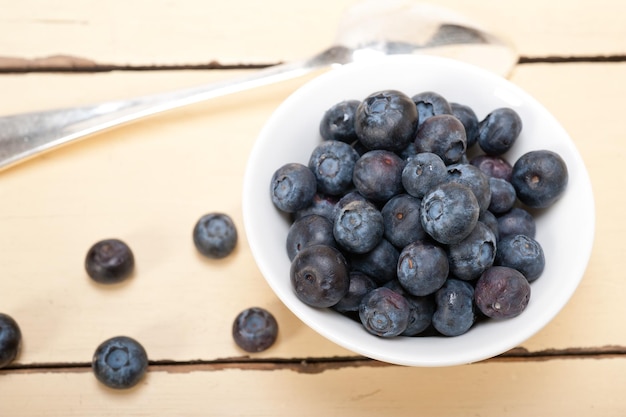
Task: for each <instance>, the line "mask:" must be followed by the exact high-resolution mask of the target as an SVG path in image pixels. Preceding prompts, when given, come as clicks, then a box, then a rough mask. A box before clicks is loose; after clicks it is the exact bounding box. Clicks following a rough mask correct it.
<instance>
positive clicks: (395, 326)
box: [359, 287, 411, 337]
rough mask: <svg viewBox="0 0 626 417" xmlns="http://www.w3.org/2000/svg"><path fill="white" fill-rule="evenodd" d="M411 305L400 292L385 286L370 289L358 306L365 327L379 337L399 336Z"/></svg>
mask: <svg viewBox="0 0 626 417" xmlns="http://www.w3.org/2000/svg"><path fill="white" fill-rule="evenodd" d="M410 310H411V307H410V305H409V303H408V302H407V300H406V299H405V298H404V297H403V296H402V295H400V294H398V293H396V292H394V291H392V290H390V289H389V288H386V287H379V288H376V289H374V290H372V291H370V292H369V293H368V294H367V295H365V297H363V299H362V300H361V304H360V306H359V318H360V319H361V323H362V324H363V327H365V329H366V330H367V331H368V332H370V333H372V334H374V335H376V336H380V337H394V336H399V335H400V334H401V333H402V332H404V331H405V330H406V328H407V326H408V324H409V315H410Z"/></svg>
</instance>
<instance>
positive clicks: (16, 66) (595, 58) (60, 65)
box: [0, 54, 626, 74]
mask: <svg viewBox="0 0 626 417" xmlns="http://www.w3.org/2000/svg"><path fill="white" fill-rule="evenodd" d="M583 62H586V63H616V62H626V54H625V55H622V54H617V55H581V56H537V57H533V56H522V57H520V58H519V60H518V65H526V64H545V63H548V64H565V63H583ZM281 63H282V62H274V63H260V64H259V63H257V64H251V63H240V64H221V63H220V62H218V61H209V62H205V63H197V64H179V65H176V64H171V65H156V64H154V65H148V64H146V65H121V64H106V63H98V62H96V61H93V60H91V59H88V58H82V57H75V56H70V55H53V56H48V57H43V58H35V59H26V58H19V57H6V56H0V74H24V73H33V72H34V73H47V72H65V73H76V72H81V73H89V72H111V71H176V70H241V69H262V68H266V67H271V66H274V65H278V64H281Z"/></svg>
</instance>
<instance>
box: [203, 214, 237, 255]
mask: <svg viewBox="0 0 626 417" xmlns="http://www.w3.org/2000/svg"><path fill="white" fill-rule="evenodd" d="M192 236H193V243H194V245H195V246H196V249H198V251H199V252H200V253H201V254H202V255H204V256H206V257H208V258H212V259H221V258H225V257H226V256H228V255H230V254H231V253H232V252H233V250H234V249H235V246H237V228H236V227H235V223H233V220H232V219H231V218H230V216H228V215H227V214H224V213H207V214H205V215H203V216H202V217H200V219H198V221H197V222H196V224H195V225H194V227H193V233H192Z"/></svg>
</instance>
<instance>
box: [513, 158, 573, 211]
mask: <svg viewBox="0 0 626 417" xmlns="http://www.w3.org/2000/svg"><path fill="white" fill-rule="evenodd" d="M567 182H568V172H567V165H566V164H565V161H564V160H563V158H561V156H560V155H559V154H557V153H556V152H552V151H548V150H538V151H531V152H527V153H525V154H524V155H522V156H521V157H520V158H519V159H518V160H517V161H515V164H513V176H512V178H511V183H512V184H513V186H514V187H515V191H516V192H517V197H518V198H519V200H520V201H521V202H522V203H524V204H526V205H527V206H528V207H532V208H546V207H549V206H550V205H552V204H553V203H554V202H555V201H556V200H558V199H559V197H561V195H562V194H563V192H564V191H565V188H566V187H567Z"/></svg>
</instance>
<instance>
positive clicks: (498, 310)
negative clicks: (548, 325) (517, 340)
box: [474, 266, 530, 319]
mask: <svg viewBox="0 0 626 417" xmlns="http://www.w3.org/2000/svg"><path fill="white" fill-rule="evenodd" d="M474 298H475V301H476V305H477V306H478V308H479V309H480V311H481V312H482V313H483V314H484V315H485V316H487V317H491V318H494V319H504V318H511V317H515V316H518V315H520V314H521V313H522V311H524V309H525V308H526V306H527V305H528V300H529V299H530V284H529V283H528V280H526V278H524V275H522V274H521V272H519V271H517V270H515V269H513V268H509V267H505V266H492V267H491V268H489V269H487V270H486V271H485V272H484V273H483V274H482V275H481V276H480V278H479V279H478V281H477V282H476V289H475V294H474Z"/></svg>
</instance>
